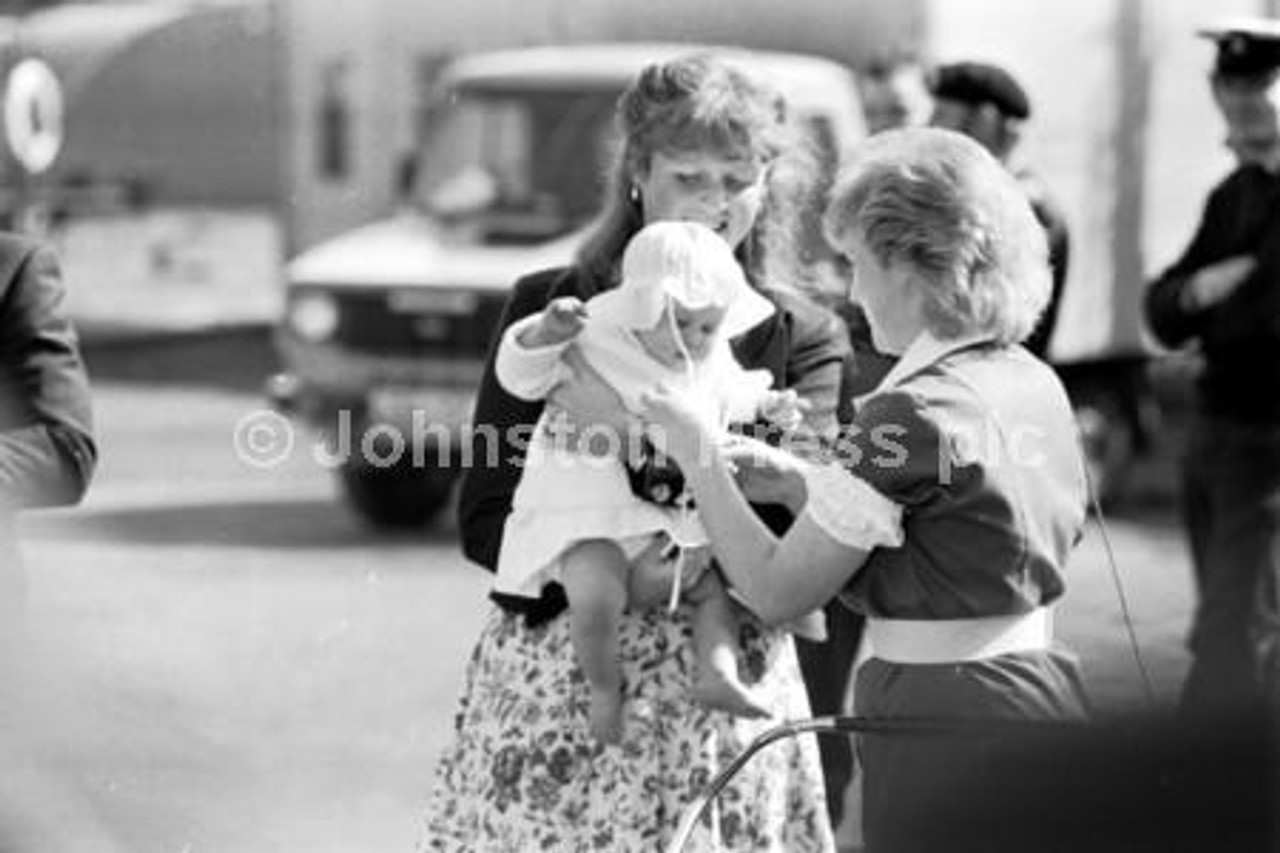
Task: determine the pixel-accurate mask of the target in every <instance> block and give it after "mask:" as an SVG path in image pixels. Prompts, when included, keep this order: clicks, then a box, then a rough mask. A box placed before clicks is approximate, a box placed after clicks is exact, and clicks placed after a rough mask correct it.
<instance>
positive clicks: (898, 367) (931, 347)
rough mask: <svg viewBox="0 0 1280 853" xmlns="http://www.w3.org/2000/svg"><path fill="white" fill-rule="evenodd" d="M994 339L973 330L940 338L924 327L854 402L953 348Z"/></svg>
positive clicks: (901, 379) (895, 384)
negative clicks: (970, 333)
mask: <svg viewBox="0 0 1280 853" xmlns="http://www.w3.org/2000/svg"><path fill="white" fill-rule="evenodd" d="M992 340H994V338H992V337H991V335H990V334H972V335H961V336H960V337H958V338H939V337H937V336H935V335H934V334H933V332H931V331H929V330H928V329H925V330H924V331H922V332H920V334H918V335H916V336H915V338H914V339H912V341H911V343H910V344H908V345H907V348H906V350H904V351H903V353H902V356H901V357H900V358H899V359H898V360H897V362H896V363H894V365H893V367H891V368H890V369H889V372H888V373H886V374H885V375H884V378H883V379H881V380H880V384H879V385H877V386H876V387H875V388H874V389H872V390H871V391H868V392H867V393H866V394H863V395H861V396H860V397H855V398H854V400H853V402H854V406H855V407H857V406H861V405H862V403H863V401H864V400H866V399H868V398H869V397H874V396H875V395H877V394H883V393H884V392H885V391H889V390H892V389H894V388H896V387H898V386H899V385H901V384H902V383H903V382H904V381H906V380H907V379H908V378H910V377H911V376H914V375H915V374H917V373H919V372H920V371H922V370H924V369H925V368H927V367H929V366H930V365H933V364H936V363H938V362H939V361H942V359H944V358H946V357H947V356H949V355H951V353H953V352H957V351H959V350H962V349H966V348H968V347H971V346H974V345H976V344H982V343H987V342H989V341H992Z"/></svg>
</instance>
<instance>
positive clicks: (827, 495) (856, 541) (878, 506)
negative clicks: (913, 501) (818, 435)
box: [804, 463, 902, 551]
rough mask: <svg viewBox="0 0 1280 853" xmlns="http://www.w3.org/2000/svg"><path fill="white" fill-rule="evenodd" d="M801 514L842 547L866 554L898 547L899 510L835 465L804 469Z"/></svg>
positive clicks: (865, 483) (864, 483)
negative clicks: (804, 492)
mask: <svg viewBox="0 0 1280 853" xmlns="http://www.w3.org/2000/svg"><path fill="white" fill-rule="evenodd" d="M804 482H805V488H806V490H807V491H808V501H807V502H806V503H805V507H804V512H805V514H807V515H808V516H809V517H810V518H811V519H813V522H814V523H815V524H817V525H818V527H820V528H822V530H823V532H825V533H826V534H827V535H828V536H830V537H831V538H832V539H834V540H835V541H837V542H839V543H840V544H842V545H847V546H849V547H850V548H858V549H861V550H864V551H869V550H871V549H872V548H877V547H890V548H893V547H897V546H898V545H901V544H902V507H901V506H899V505H898V504H896V503H894V502H893V501H891V500H889V499H888V498H886V497H885V496H884V495H882V494H880V493H879V492H877V491H876V490H875V489H874V488H872V487H871V485H870V484H868V483H867V482H866V481H865V480H862V479H859V478H858V477H855V476H854V475H853V474H851V473H849V471H847V470H846V469H845V468H843V467H841V466H840V465H837V464H835V463H829V464H825V465H807V466H805V469H804Z"/></svg>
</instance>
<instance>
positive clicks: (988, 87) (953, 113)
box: [928, 62, 1071, 361]
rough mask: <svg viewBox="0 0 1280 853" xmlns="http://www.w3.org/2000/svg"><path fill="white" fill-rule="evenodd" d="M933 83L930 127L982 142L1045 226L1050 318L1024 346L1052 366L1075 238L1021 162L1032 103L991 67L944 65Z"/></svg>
mask: <svg viewBox="0 0 1280 853" xmlns="http://www.w3.org/2000/svg"><path fill="white" fill-rule="evenodd" d="M928 84H929V91H930V93H931V94H932V95H933V99H934V106H933V114H932V116H930V118H929V123H930V124H931V125H933V126H934V127H942V128H946V129H948V130H955V131H959V132H960V133H963V134H965V135H966V136H970V137H972V138H973V139H976V140H977V141H978V142H980V143H982V145H983V146H984V147H985V148H986V149H987V150H988V151H990V152H991V153H992V154H993V155H994V156H995V158H996V159H997V160H999V161H1000V162H1001V163H1003V164H1005V166H1006V167H1008V168H1009V169H1011V170H1012V171H1013V174H1014V176H1015V177H1016V178H1017V179H1018V181H1019V183H1021V184H1022V187H1023V189H1024V190H1025V191H1026V194H1027V198H1028V199H1029V200H1030V202H1031V209H1032V210H1033V211H1034V212H1035V215H1036V218H1037V219H1038V220H1040V224H1041V225H1042V226H1043V227H1044V230H1045V234H1046V235H1047V237H1048V240H1049V265H1050V267H1051V268H1052V269H1053V292H1052V293H1051V294H1050V297H1049V302H1048V304H1047V305H1046V306H1045V309H1044V314H1042V315H1041V317H1040V321H1039V323H1037V324H1036V328H1035V330H1034V331H1032V333H1031V335H1030V336H1029V337H1028V338H1027V339H1026V341H1024V342H1023V346H1025V347H1026V348H1027V349H1029V350H1031V352H1032V353H1033V354H1034V355H1036V356H1038V357H1040V358H1042V359H1044V360H1046V361H1047V360H1049V355H1050V352H1049V346H1050V344H1051V342H1052V340H1053V330H1054V328H1055V326H1056V325H1057V322H1058V311H1059V309H1060V307H1061V305H1062V294H1063V289H1064V288H1065V287H1066V283H1067V264H1068V262H1069V260H1070V253H1071V238H1070V231H1069V229H1068V227H1067V220H1066V216H1065V215H1064V214H1063V212H1062V209H1061V208H1060V207H1059V205H1058V204H1057V202H1056V201H1054V199H1053V196H1052V194H1051V193H1050V192H1049V190H1048V188H1047V187H1046V186H1045V184H1044V182H1043V181H1042V180H1041V179H1040V178H1039V176H1038V175H1036V174H1035V173H1034V172H1033V171H1032V170H1031V169H1029V168H1028V167H1027V166H1026V165H1025V164H1021V163H1017V162H1016V158H1015V154H1016V151H1017V148H1018V143H1019V140H1020V139H1021V138H1022V124H1023V122H1025V121H1026V120H1027V119H1029V118H1030V117H1031V101H1030V99H1029V98H1028V97H1027V93H1026V90H1025V89H1023V87H1022V85H1021V84H1020V83H1019V82H1018V81H1017V80H1016V79H1014V77H1013V75H1012V74H1010V73H1009V72H1008V71H1007V70H1005V69H1004V68H1001V67H1000V66H998V65H992V64H990V63H985V62H953V63H948V64H945V65H940V66H938V67H937V68H935V69H934V70H933V71H932V73H931V74H930V75H929V78H928Z"/></svg>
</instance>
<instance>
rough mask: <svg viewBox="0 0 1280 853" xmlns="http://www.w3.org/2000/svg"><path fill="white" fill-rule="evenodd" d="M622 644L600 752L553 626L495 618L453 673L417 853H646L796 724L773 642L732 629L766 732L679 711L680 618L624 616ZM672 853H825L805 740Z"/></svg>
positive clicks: (817, 788) (800, 699)
mask: <svg viewBox="0 0 1280 853" xmlns="http://www.w3.org/2000/svg"><path fill="white" fill-rule="evenodd" d="M620 642H621V656H622V667H623V673H624V679H625V685H626V686H625V699H624V703H625V704H624V714H625V723H624V725H625V732H624V735H623V741H622V742H621V743H620V744H616V745H610V746H602V745H600V744H599V743H598V742H596V741H595V740H594V739H593V738H592V737H591V735H590V732H589V731H588V728H587V705H588V691H587V684H586V681H585V679H584V677H583V675H582V672H581V670H580V669H579V668H578V666H577V664H576V662H575V661H574V655H573V648H572V646H571V645H570V641H569V620H568V618H567V616H566V615H561V616H560V617H559V618H557V619H554V620H552V621H551V622H550V623H548V624H546V625H542V626H539V627H537V628H529V627H527V626H526V624H525V622H524V621H523V619H522V618H521V617H519V616H515V615H510V614H507V613H505V612H504V611H502V610H501V609H499V608H497V607H496V606H495V608H494V610H493V612H492V613H491V614H490V615H489V617H488V619H487V621H486V623H485V626H484V628H483V630H482V632H481V636H480V640H479V642H478V643H477V645H476V647H475V650H474V652H473V654H472V657H471V660H470V662H469V664H468V666H467V670H466V675H465V680H464V683H463V687H462V697H461V700H460V704H459V708H458V715H457V717H456V720H455V727H456V728H455V732H454V740H453V742H452V743H451V744H450V745H449V746H448V747H447V748H446V750H445V753H444V754H443V756H442V757H441V759H440V761H439V764H438V765H437V768H436V774H435V781H434V787H433V790H432V792H431V795H430V799H429V802H428V806H427V814H426V822H425V828H424V833H423V836H422V840H421V843H420V845H419V850H421V851H477V853H485V852H486V851H489V852H490V853H497V851H503V853H508V852H509V853H524V851H531V850H554V851H567V852H568V853H574V852H575V851H595V850H605V851H612V852H613V853H627V851H637V853H638V851H644V853H659V851H662V850H665V849H666V847H667V845H668V844H669V843H670V842H671V841H672V839H673V837H674V835H675V831H676V827H677V824H678V823H679V820H680V817H681V815H682V814H683V811H684V809H685V808H686V807H687V806H688V805H689V804H690V803H691V802H693V800H694V799H695V798H696V797H697V796H698V795H699V794H701V793H703V792H704V791H705V790H706V786H707V784H708V783H709V782H710V780H711V779H712V778H713V777H714V776H715V775H716V773H718V772H719V771H720V769H721V768H723V767H724V766H726V765H727V764H728V763H729V762H730V761H731V760H732V759H734V758H735V757H736V756H737V755H739V754H740V753H741V751H742V750H743V749H744V748H745V747H746V746H747V745H748V744H749V743H750V742H751V741H752V739H753V738H755V737H756V735H758V734H760V733H761V732H763V731H764V730H766V729H768V728H770V727H772V726H774V725H776V724H777V723H779V722H781V721H783V720H788V719H799V718H803V717H806V716H808V700H807V699H806V696H805V691H804V685H803V683H802V682H801V681H800V674H799V668H798V666H797V664H796V659H795V652H794V648H793V645H792V642H791V639H790V638H789V637H788V636H787V635H784V634H775V633H772V632H767V631H763V630H761V629H758V628H757V627H755V626H754V625H752V624H746V625H744V627H743V644H742V650H741V657H740V661H741V662H742V666H741V669H742V671H743V677H744V680H745V681H747V682H748V683H753V684H754V686H755V687H756V689H757V690H758V692H759V693H760V694H761V695H762V697H763V698H764V699H765V701H766V703H767V704H768V706H769V707H770V708H771V709H772V711H773V714H774V717H773V719H764V720H745V719H740V718H736V717H732V716H730V715H728V714H725V713H723V712H719V711H713V710H709V709H707V708H704V707H702V706H700V705H698V704H696V703H694V702H692V701H691V700H690V698H689V696H690V686H691V684H692V680H693V675H694V667H695V663H694V657H693V644H692V640H691V637H690V623H689V620H688V618H687V612H686V611H685V610H683V609H682V610H681V611H679V612H677V613H676V614H675V615H671V614H668V613H666V612H665V611H663V610H661V609H658V608H654V609H650V610H647V611H643V612H639V613H628V614H626V615H625V616H624V617H623V624H622V626H621V629H620ZM685 849H686V850H688V851H691V853H692V851H698V853H721V851H761V853H764V851H776V853H784V851H785V853H806V851H822V853H830V851H833V850H834V849H835V845H834V842H833V841H832V836H831V830H830V827H829V825H828V821H827V811H826V803H825V798H824V794H823V788H822V772H821V766H820V764H819V759H818V749H817V744H816V743H815V742H814V741H813V736H812V735H803V736H800V737H794V738H784V739H782V740H780V741H778V742H775V743H773V744H771V745H770V746H768V747H765V748H764V749H763V750H761V751H760V752H759V753H757V754H756V756H755V757H754V758H753V759H752V760H751V761H749V762H748V763H747V765H746V766H745V767H744V768H743V769H742V770H741V771H740V772H739V773H738V774H737V775H736V776H735V777H734V780H733V782H732V783H731V784H730V785H729V787H728V788H727V789H726V790H725V791H724V792H722V793H721V795H720V796H719V797H718V798H717V800H716V802H715V804H714V807H713V810H712V815H711V818H710V819H709V820H705V821H704V822H703V823H702V825H700V826H699V828H698V829H697V831H696V832H695V834H694V836H693V838H692V839H691V841H690V843H689V844H688V845H687V846H686V848H685Z"/></svg>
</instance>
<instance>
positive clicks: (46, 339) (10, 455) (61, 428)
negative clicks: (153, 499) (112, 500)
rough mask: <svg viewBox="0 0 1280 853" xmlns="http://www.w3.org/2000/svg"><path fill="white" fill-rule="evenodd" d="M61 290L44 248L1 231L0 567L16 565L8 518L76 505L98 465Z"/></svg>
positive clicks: (84, 378) (78, 360) (85, 386)
mask: <svg viewBox="0 0 1280 853" xmlns="http://www.w3.org/2000/svg"><path fill="white" fill-rule="evenodd" d="M64 293H65V291H64V288H63V283H62V276H61V273H60V270H59V267H58V263H57V259H56V258H55V257H54V255H53V253H52V252H51V251H50V250H49V249H47V248H43V247H41V246H40V245H38V244H36V243H34V242H32V241H30V240H27V239H24V238H21V237H17V236H14V235H11V234H0V569H9V568H11V567H13V566H16V565H18V549H17V543H16V541H15V537H14V514H15V513H16V512H17V511H18V510H21V509H26V508H30V507H48V506H63V505H68V504H74V503H76V502H78V501H79V500H80V498H81V497H82V496H83V495H84V492H85V489H86V488H87V486H88V484H89V479H90V477H91V476H92V474H93V469H94V466H95V464H96V462H97V449H96V447H95V446H94V442H93V433H92V430H93V422H92V413H91V409H90V403H89V382H88V378H87V376H86V373H85V367H84V362H83V361H82V360H81V357H80V352H79V349H78V345H77V341H76V335H75V332H74V330H73V329H72V327H71V322H70V320H69V319H68V317H67V315H66V312H65V308H64V305H63V297H64Z"/></svg>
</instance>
